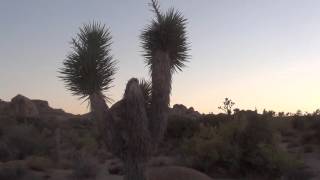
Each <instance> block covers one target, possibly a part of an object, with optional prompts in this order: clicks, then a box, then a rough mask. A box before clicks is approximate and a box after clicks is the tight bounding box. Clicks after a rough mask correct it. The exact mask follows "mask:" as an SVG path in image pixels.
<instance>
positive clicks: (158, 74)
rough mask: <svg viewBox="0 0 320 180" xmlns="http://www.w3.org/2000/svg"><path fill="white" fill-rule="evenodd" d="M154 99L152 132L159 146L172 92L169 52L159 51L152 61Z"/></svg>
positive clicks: (152, 101)
mask: <svg viewBox="0 0 320 180" xmlns="http://www.w3.org/2000/svg"><path fill="white" fill-rule="evenodd" d="M151 69H152V73H151V76H152V99H151V119H150V124H149V125H150V132H151V135H152V137H153V141H154V143H155V145H157V144H158V143H159V142H160V141H161V139H162V137H163V135H164V132H165V129H166V126H167V119H168V106H169V103H170V92H171V76H172V75H171V67H170V57H169V54H168V53H167V52H164V51H161V50H158V51H156V52H155V54H154V56H153V60H152V65H151Z"/></svg>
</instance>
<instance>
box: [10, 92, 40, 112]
mask: <svg viewBox="0 0 320 180" xmlns="http://www.w3.org/2000/svg"><path fill="white" fill-rule="evenodd" d="M10 111H11V115H13V116H15V117H18V118H37V117H39V111H38V109H37V107H36V105H35V104H34V103H33V102H32V101H31V100H30V99H29V98H27V97H25V96H22V95H20V94H19V95H17V96H15V97H14V98H12V100H11V103H10Z"/></svg>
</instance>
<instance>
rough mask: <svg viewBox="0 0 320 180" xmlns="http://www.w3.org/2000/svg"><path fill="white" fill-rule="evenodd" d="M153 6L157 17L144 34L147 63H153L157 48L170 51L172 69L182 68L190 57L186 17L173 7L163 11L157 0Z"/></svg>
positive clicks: (153, 2) (153, 0)
mask: <svg viewBox="0 0 320 180" xmlns="http://www.w3.org/2000/svg"><path fill="white" fill-rule="evenodd" d="M151 5H152V8H153V11H154V12H155V14H156V18H155V19H154V20H153V21H152V22H151V24H150V25H149V26H147V27H146V28H145V29H144V30H143V32H142V34H141V37H140V38H141V40H142V48H143V49H144V51H145V53H144V56H145V58H146V64H147V65H151V64H152V60H154V58H152V57H153V55H154V53H155V52H156V51H157V50H162V51H164V52H166V53H169V56H170V59H171V70H172V71H177V70H181V69H182V68H183V67H184V66H185V62H186V61H187V58H188V54H187V52H188V49H189V48H188V43H187V36H186V19H185V18H184V17H183V15H182V14H181V13H180V12H179V11H176V10H175V9H173V8H171V9H169V10H168V11H167V12H166V13H161V12H160V10H159V5H158V3H157V1H156V0H152V3H151Z"/></svg>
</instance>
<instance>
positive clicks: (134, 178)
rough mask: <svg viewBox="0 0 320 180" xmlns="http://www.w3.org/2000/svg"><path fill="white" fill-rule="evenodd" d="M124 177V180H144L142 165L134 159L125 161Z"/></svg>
mask: <svg viewBox="0 0 320 180" xmlns="http://www.w3.org/2000/svg"><path fill="white" fill-rule="evenodd" d="M124 166H125V167H124V168H125V173H126V174H125V176H124V180H146V176H145V174H144V172H145V171H144V169H145V168H144V165H143V164H142V163H139V162H137V161H136V160H134V159H131V160H127V162H125V165H124Z"/></svg>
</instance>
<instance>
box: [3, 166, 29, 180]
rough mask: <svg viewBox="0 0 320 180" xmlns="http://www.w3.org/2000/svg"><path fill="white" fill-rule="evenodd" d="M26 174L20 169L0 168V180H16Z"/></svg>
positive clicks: (24, 170)
mask: <svg viewBox="0 0 320 180" xmlns="http://www.w3.org/2000/svg"><path fill="white" fill-rule="evenodd" d="M26 174H27V172H26V169H24V168H22V167H2V168H0V179H10V180H18V179H20V178H21V177H23V176H25V175H26Z"/></svg>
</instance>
